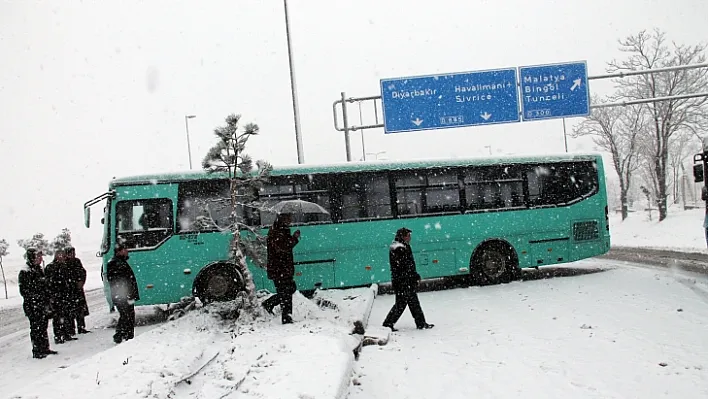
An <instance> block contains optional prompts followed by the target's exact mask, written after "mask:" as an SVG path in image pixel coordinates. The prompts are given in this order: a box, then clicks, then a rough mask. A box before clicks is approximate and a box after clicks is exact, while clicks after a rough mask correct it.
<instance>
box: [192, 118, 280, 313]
mask: <svg viewBox="0 0 708 399" xmlns="http://www.w3.org/2000/svg"><path fill="white" fill-rule="evenodd" d="M240 120H241V115H235V114H231V115H229V116H227V117H226V125H225V126H221V127H217V128H216V129H214V135H216V137H217V142H216V144H215V145H214V146H213V147H212V148H211V149H210V150H209V152H208V153H207V155H206V156H205V157H204V160H203V161H202V168H203V169H204V170H206V171H207V172H208V173H226V174H227V175H228V178H229V181H230V190H229V193H230V201H231V220H230V221H231V223H230V224H229V227H228V229H230V230H231V234H232V238H231V244H230V246H229V258H230V260H231V261H232V262H233V263H234V264H235V265H236V266H237V267H238V269H239V272H241V275H242V276H243V279H244V281H243V283H244V286H245V289H246V299H247V302H246V303H244V306H245V310H247V311H249V312H250V313H251V314H253V315H254V316H255V315H259V314H261V312H260V307H259V306H258V301H257V299H256V286H255V284H254V282H253V276H252V274H251V271H250V270H249V269H248V266H247V264H246V258H245V257H246V256H248V257H249V258H251V259H252V260H253V261H254V262H255V263H256V264H259V265H261V266H263V261H262V259H263V256H262V252H263V248H264V247H265V239H264V237H262V236H261V235H260V234H259V232H258V231H257V230H256V229H255V228H253V227H251V226H249V225H248V224H246V223H245V220H244V218H243V217H242V216H239V214H238V210H239V209H242V210H244V212H243V213H244V214H245V213H246V212H245V210H247V209H249V208H251V209H253V208H256V209H259V208H260V207H261V204H259V203H257V202H256V199H257V195H256V194H257V190H258V189H259V188H260V187H261V186H262V184H263V182H264V181H266V180H267V178H268V176H269V174H270V171H271V169H272V167H271V165H270V164H269V163H268V162H266V161H263V160H260V161H257V162H255V167H254V161H253V159H252V158H251V157H250V156H249V155H248V154H246V152H245V149H246V143H247V142H248V140H249V139H250V138H251V137H252V136H255V135H258V133H259V128H258V125H256V124H254V123H249V124H246V125H245V126H243V129H242V131H240V130H239V121H240ZM242 230H245V231H247V232H248V237H249V239H242V238H241V231H242Z"/></svg>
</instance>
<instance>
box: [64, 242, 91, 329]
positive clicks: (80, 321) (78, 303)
mask: <svg viewBox="0 0 708 399" xmlns="http://www.w3.org/2000/svg"><path fill="white" fill-rule="evenodd" d="M66 264H67V267H68V268H69V271H70V273H71V276H72V282H73V284H72V295H71V314H70V315H69V321H68V325H69V330H70V332H72V335H74V334H73V332H78V333H79V334H87V333H90V332H91V331H88V330H87V329H86V320H85V317H86V316H88V315H89V308H88V303H87V302H86V294H85V293H84V285H85V284H86V269H85V268H84V265H83V264H82V263H81V259H79V258H77V257H76V249H75V248H73V247H69V248H67V249H66Z"/></svg>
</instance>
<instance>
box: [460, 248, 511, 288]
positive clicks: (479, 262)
mask: <svg viewBox="0 0 708 399" xmlns="http://www.w3.org/2000/svg"><path fill="white" fill-rule="evenodd" d="M470 272H471V274H472V279H473V280H474V282H475V283H477V284H479V285H492V284H502V283H508V282H510V281H512V280H514V279H516V278H517V277H518V276H519V272H520V269H519V261H518V258H517V257H516V252H515V251H514V249H513V248H512V247H511V246H510V245H509V244H507V243H505V242H501V241H492V242H488V243H484V244H482V246H480V247H479V248H478V249H477V250H476V251H475V252H474V254H473V255H472V259H471V260H470Z"/></svg>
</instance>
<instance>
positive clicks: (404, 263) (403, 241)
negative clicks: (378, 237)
mask: <svg viewBox="0 0 708 399" xmlns="http://www.w3.org/2000/svg"><path fill="white" fill-rule="evenodd" d="M410 241H411V231H410V230H408V229H407V228H405V227H403V228H401V229H398V231H397V232H396V237H395V238H394V240H393V242H392V243H391V246H390V247H389V252H388V258H389V263H390V265H391V285H392V286H393V291H394V293H395V294H396V302H395V303H394V304H393V307H392V308H391V311H389V312H388V315H387V316H386V319H385V320H384V322H383V325H384V327H388V328H390V329H391V330H392V331H398V330H397V329H396V328H394V325H395V324H396V322H397V321H398V319H399V318H401V315H403V311H404V310H406V306H408V308H409V309H410V310H411V315H413V320H415V325H416V327H417V328H418V329H428V328H433V324H428V323H427V322H426V321H425V315H424V314H423V309H421V307H420V301H419V300H418V293H417V289H418V281H420V274H418V272H417V270H416V268H415V259H414V258H413V250H412V249H411V246H410V244H409V243H410Z"/></svg>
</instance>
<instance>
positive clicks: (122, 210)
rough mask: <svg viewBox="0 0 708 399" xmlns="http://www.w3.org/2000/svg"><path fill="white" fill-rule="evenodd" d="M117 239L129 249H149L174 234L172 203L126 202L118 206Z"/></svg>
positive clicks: (155, 201) (158, 199) (169, 201)
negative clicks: (123, 242)
mask: <svg viewBox="0 0 708 399" xmlns="http://www.w3.org/2000/svg"><path fill="white" fill-rule="evenodd" d="M116 219H117V221H118V223H116V230H117V231H116V238H118V239H119V240H122V241H125V242H126V243H127V244H128V248H149V247H154V246H156V245H158V244H159V243H160V242H162V241H164V240H165V239H166V238H167V237H169V236H170V235H171V234H172V231H173V223H172V201H171V200H169V199H167V198H154V199H141V200H126V201H120V202H118V203H117V204H116Z"/></svg>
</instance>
